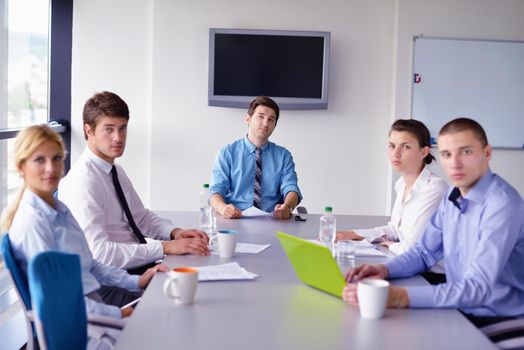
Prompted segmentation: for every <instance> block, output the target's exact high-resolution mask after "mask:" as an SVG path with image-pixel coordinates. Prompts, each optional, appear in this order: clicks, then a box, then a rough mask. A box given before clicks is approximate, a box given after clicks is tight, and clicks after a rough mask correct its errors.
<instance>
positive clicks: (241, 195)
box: [209, 136, 302, 212]
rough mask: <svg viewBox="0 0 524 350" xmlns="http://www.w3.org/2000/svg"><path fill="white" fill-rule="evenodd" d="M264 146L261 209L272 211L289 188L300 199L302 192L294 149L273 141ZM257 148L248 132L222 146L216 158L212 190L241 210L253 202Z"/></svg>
mask: <svg viewBox="0 0 524 350" xmlns="http://www.w3.org/2000/svg"><path fill="white" fill-rule="evenodd" d="M261 148H262V200H261V209H262V210H264V211H266V212H272V211H273V210H275V205H277V204H279V203H283V202H284V198H285V197H286V195H287V194H288V193H289V192H296V193H297V194H298V197H299V201H300V200H301V199H302V195H301V193H300V190H299V188H298V185H297V174H296V172H295V163H294V162H293V157H292V156H291V153H290V152H289V151H288V150H287V149H285V148H284V147H281V146H278V145H276V144H274V143H273V142H267V143H266V144H265V145H264V146H262V147H261ZM255 149H256V146H255V145H253V144H252V143H251V142H250V141H249V140H248V138H247V136H246V137H245V138H243V139H240V140H237V141H235V142H233V143H232V144H229V145H227V146H226V147H224V148H222V149H221V150H220V152H219V153H218V155H217V157H216V159H215V164H214V167H213V182H212V185H211V189H210V191H209V193H210V194H214V193H219V194H220V195H222V197H223V198H224V200H225V202H226V203H228V204H229V203H231V204H233V205H234V206H235V207H237V208H238V209H240V210H245V209H247V208H250V207H251V206H253V188H254V186H255Z"/></svg>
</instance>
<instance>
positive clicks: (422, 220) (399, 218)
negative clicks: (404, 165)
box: [354, 167, 448, 255]
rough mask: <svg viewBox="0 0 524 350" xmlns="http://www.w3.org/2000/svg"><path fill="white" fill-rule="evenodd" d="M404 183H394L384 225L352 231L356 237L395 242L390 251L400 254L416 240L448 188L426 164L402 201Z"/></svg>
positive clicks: (400, 181) (399, 180)
mask: <svg viewBox="0 0 524 350" xmlns="http://www.w3.org/2000/svg"><path fill="white" fill-rule="evenodd" d="M405 188H406V183H405V182H404V179H403V178H402V177H401V178H400V179H398V180H397V182H396V183H395V192H396V195H397V196H396V199H395V204H394V206H393V210H392V212H391V219H390V221H389V223H388V224H387V225H385V226H380V227H375V228H372V229H359V230H354V231H355V232H356V233H357V234H358V235H359V236H362V237H364V238H365V239H366V240H368V241H370V242H373V241H374V240H376V239H377V238H381V237H382V238H385V239H387V240H391V241H397V242H396V243H393V244H391V245H390V246H389V250H390V251H392V252H393V253H395V254H397V255H399V254H402V253H404V252H406V251H407V250H408V249H409V248H411V247H412V246H413V245H414V244H415V242H417V241H418V240H419V239H420V237H421V235H422V232H424V229H425V228H426V226H427V224H428V222H429V220H430V219H431V217H432V216H433V214H434V213H435V211H436V210H437V207H438V205H439V203H440V201H441V200H442V198H443V197H444V195H445V194H446V191H447V190H448V185H447V184H446V182H445V181H444V180H442V179H441V178H440V177H438V176H436V175H434V174H433V173H432V172H431V171H430V170H429V169H428V168H427V167H424V169H422V172H421V173H420V174H419V176H418V178H417V180H416V181H415V183H414V184H413V187H412V188H411V191H410V192H409V193H408V195H407V197H406V199H405V200H404V202H403V201H402V199H403V196H404V190H405Z"/></svg>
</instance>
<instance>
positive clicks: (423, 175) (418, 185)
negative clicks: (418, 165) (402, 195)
mask: <svg viewBox="0 0 524 350" xmlns="http://www.w3.org/2000/svg"><path fill="white" fill-rule="evenodd" d="M430 177H431V171H430V170H429V169H428V167H427V166H424V168H423V169H422V171H421V172H420V174H419V175H418V177H417V179H416V180H415V183H414V184H413V187H411V191H410V193H412V192H417V193H418V192H421V191H423V190H424V188H425V187H426V184H427V183H428V180H429V178H430ZM405 187H406V183H405V182H404V178H403V177H402V176H401V177H400V178H399V180H398V181H397V183H396V184H395V192H397V193H399V192H400V191H402V190H403V189H404V188H405Z"/></svg>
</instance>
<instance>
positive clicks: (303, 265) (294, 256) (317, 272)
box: [277, 232, 346, 298]
mask: <svg viewBox="0 0 524 350" xmlns="http://www.w3.org/2000/svg"><path fill="white" fill-rule="evenodd" d="M277 236H278V239H279V240H280V243H281V244H282V247H283V248H284V251H285V252H286V254H287V257H288V259H289V261H290V262H291V265H292V266H293V269H294V270H295V273H296V274H297V276H298V278H299V279H300V280H301V281H302V282H304V283H305V284H307V285H309V286H311V287H314V288H317V289H320V290H322V291H324V292H327V293H329V294H333V295H334V296H336V297H339V298H341V297H342V289H343V288H344V286H345V285H346V281H345V280H344V276H343V275H342V272H341V271H340V269H339V267H338V265H337V262H336V261H335V259H333V256H332V254H331V251H330V250H329V249H328V248H326V247H324V246H321V245H318V244H316V243H313V242H309V241H306V240H304V239H301V238H298V237H295V236H292V235H288V234H287V233H284V232H277Z"/></svg>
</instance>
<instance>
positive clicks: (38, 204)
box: [22, 188, 68, 221]
mask: <svg viewBox="0 0 524 350" xmlns="http://www.w3.org/2000/svg"><path fill="white" fill-rule="evenodd" d="M22 201H24V202H27V203H28V204H29V205H31V206H32V207H33V208H37V209H38V210H41V211H42V212H43V213H44V215H45V216H47V217H49V218H50V219H51V221H54V220H55V219H56V217H57V216H58V214H59V213H60V214H67V212H68V209H67V207H66V206H65V205H64V204H63V203H62V202H60V201H59V200H58V199H56V197H55V207H56V208H53V207H51V206H50V205H49V204H47V202H46V201H44V200H43V199H42V198H40V197H39V196H38V195H37V194H35V193H34V192H33V191H31V190H30V189H28V188H26V189H25V191H24V195H23V196H22Z"/></svg>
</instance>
